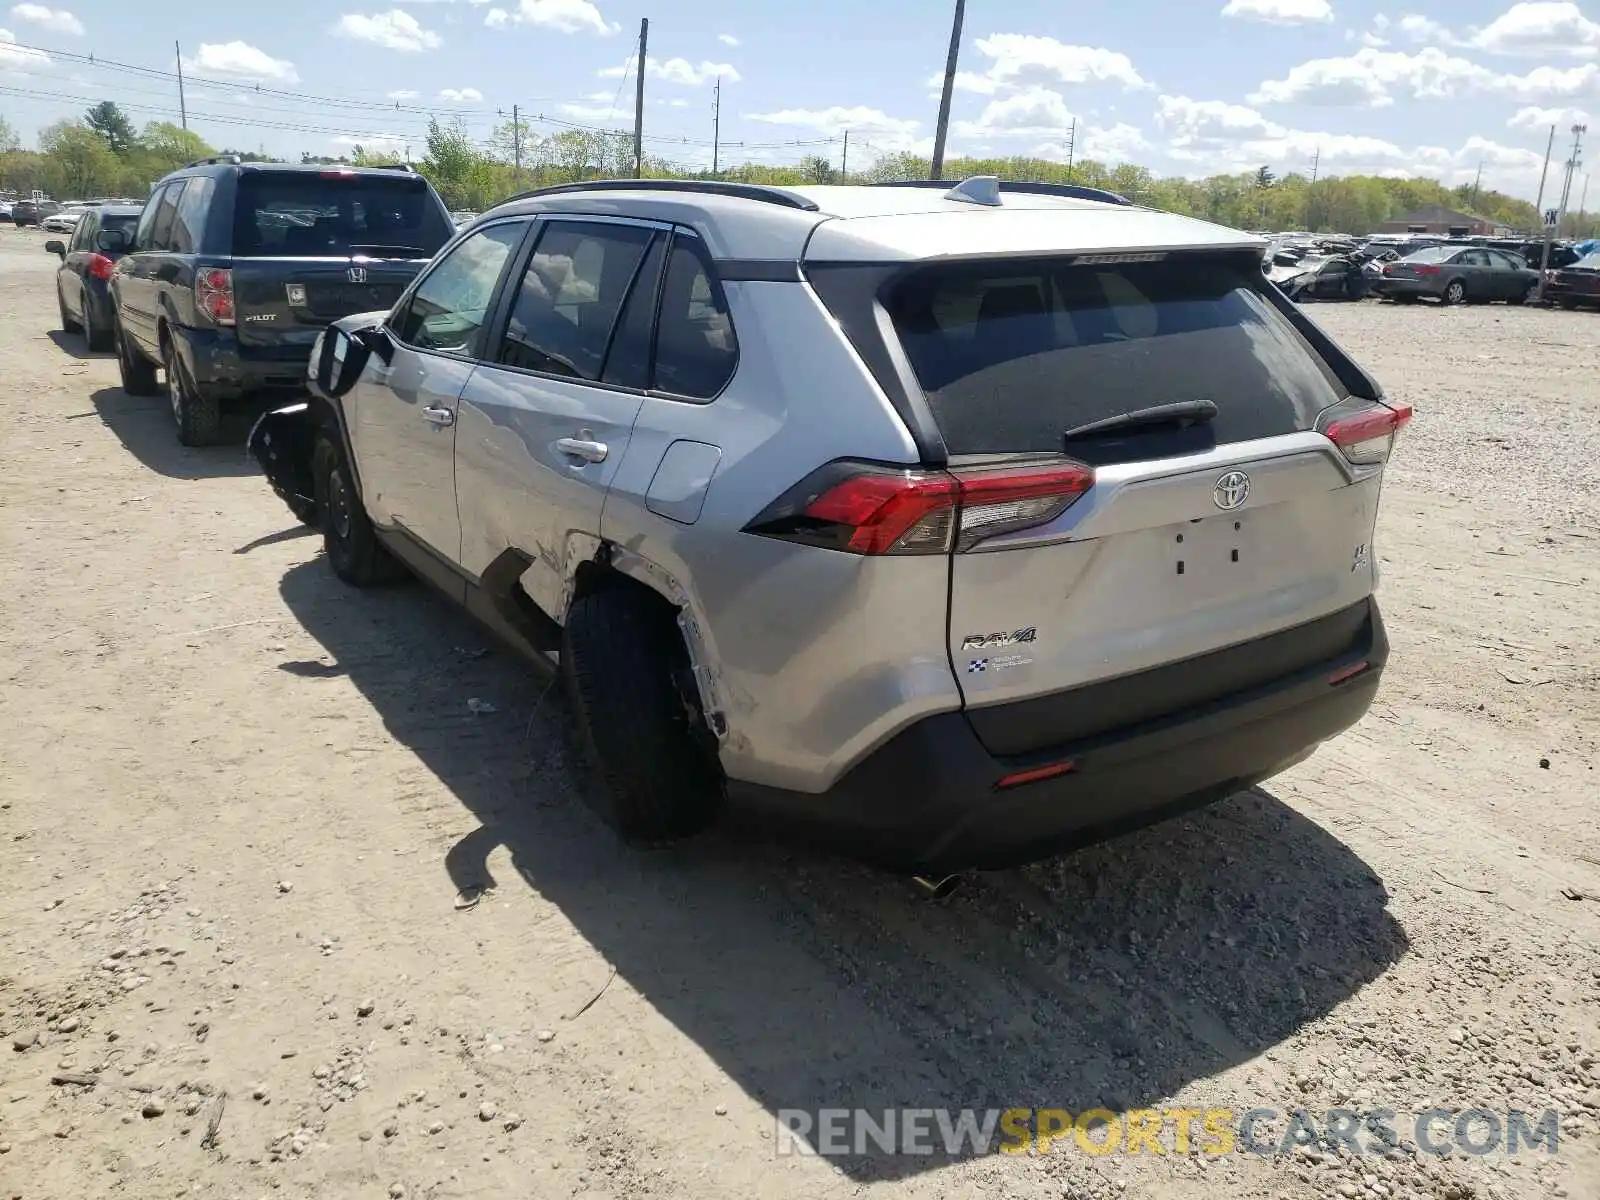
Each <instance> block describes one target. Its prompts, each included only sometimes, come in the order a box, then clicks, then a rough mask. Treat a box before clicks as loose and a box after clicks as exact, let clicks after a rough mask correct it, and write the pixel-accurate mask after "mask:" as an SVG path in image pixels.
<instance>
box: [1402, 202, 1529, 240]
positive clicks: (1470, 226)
mask: <svg viewBox="0 0 1600 1200" xmlns="http://www.w3.org/2000/svg"><path fill="white" fill-rule="evenodd" d="M1498 228H1500V227H1499V226H1497V225H1496V224H1495V223H1494V222H1493V221H1490V220H1488V219H1487V218H1484V217H1475V216H1473V215H1472V214H1471V213H1464V212H1456V211H1455V210H1454V209H1453V208H1446V207H1445V206H1444V205H1442V204H1425V205H1423V206H1422V207H1421V208H1419V209H1417V211H1416V212H1414V213H1407V214H1406V215H1405V216H1403V217H1400V218H1398V219H1397V220H1394V221H1385V222H1384V223H1383V225H1382V226H1381V227H1380V229H1379V232H1381V233H1426V234H1431V235H1433V236H1434V237H1493V236H1495V231H1496V230H1497V229H1498Z"/></svg>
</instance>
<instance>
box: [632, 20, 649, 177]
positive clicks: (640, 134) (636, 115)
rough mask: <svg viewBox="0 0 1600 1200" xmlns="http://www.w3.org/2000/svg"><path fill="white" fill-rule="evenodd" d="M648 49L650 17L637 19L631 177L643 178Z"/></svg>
mask: <svg viewBox="0 0 1600 1200" xmlns="http://www.w3.org/2000/svg"><path fill="white" fill-rule="evenodd" d="M649 49H650V18H649V17H641V18H640V19H639V61H638V64H637V65H636V66H635V68H634V74H635V77H636V78H635V79H634V91H633V177H634V178H635V179H643V178H644V64H645V55H646V54H647V53H648V52H649Z"/></svg>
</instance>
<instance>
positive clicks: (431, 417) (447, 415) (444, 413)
mask: <svg viewBox="0 0 1600 1200" xmlns="http://www.w3.org/2000/svg"><path fill="white" fill-rule="evenodd" d="M422 419H423V420H425V421H427V422H428V424H430V425H437V426H439V427H440V428H443V427H445V426H447V425H454V424H455V423H456V414H455V413H454V412H452V411H451V410H450V409H448V408H436V407H434V406H433V405H429V406H428V407H427V408H425V409H423V410H422Z"/></svg>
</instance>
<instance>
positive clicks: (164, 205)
mask: <svg viewBox="0 0 1600 1200" xmlns="http://www.w3.org/2000/svg"><path fill="white" fill-rule="evenodd" d="M185 182H187V181H185V180H180V181H179V182H177V183H169V184H167V186H166V187H165V188H164V189H163V190H162V192H161V202H160V204H158V205H157V206H156V212H155V218H154V220H152V221H151V223H150V245H149V249H151V250H167V249H170V248H171V246H172V222H173V219H174V218H175V217H176V216H177V215H178V197H179V196H181V195H182V194H183V185H184V183H185Z"/></svg>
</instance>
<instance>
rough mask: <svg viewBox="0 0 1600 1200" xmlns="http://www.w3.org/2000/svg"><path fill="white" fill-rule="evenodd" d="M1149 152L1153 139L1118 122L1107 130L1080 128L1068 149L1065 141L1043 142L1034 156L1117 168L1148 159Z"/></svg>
mask: <svg viewBox="0 0 1600 1200" xmlns="http://www.w3.org/2000/svg"><path fill="white" fill-rule="evenodd" d="M1150 150H1151V145H1150V139H1148V138H1147V137H1145V135H1144V133H1143V132H1142V131H1141V130H1139V129H1137V128H1135V127H1134V126H1132V125H1129V124H1127V123H1126V122H1119V123H1118V124H1116V125H1112V126H1111V127H1109V128H1107V129H1101V128H1098V127H1088V126H1084V125H1079V126H1078V134H1077V137H1076V139H1075V144H1074V145H1071V146H1069V145H1068V144H1067V143H1066V142H1064V141H1059V142H1044V143H1041V144H1040V145H1038V146H1035V147H1034V148H1033V151H1032V153H1033V156H1034V157H1035V158H1050V159H1054V160H1056V161H1057V162H1066V161H1068V159H1072V160H1074V161H1076V162H1082V161H1083V160H1084V159H1086V158H1092V159H1094V160H1095V161H1096V162H1101V163H1109V164H1112V165H1115V164H1118V163H1126V162H1135V161H1137V160H1139V159H1141V158H1144V157H1147V156H1148V154H1149V152H1150Z"/></svg>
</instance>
